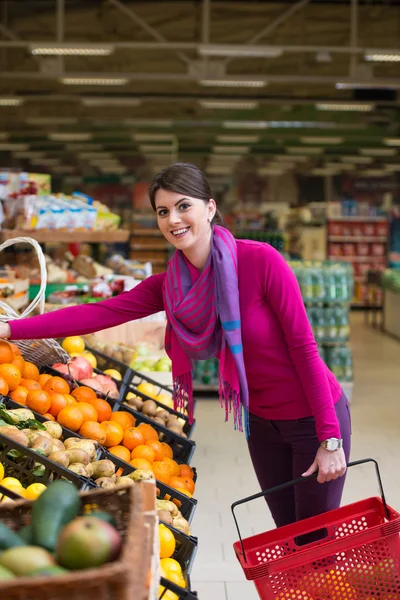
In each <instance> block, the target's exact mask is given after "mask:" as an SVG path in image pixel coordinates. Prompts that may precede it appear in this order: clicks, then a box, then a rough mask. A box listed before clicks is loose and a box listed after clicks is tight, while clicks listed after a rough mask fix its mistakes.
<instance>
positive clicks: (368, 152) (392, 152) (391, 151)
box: [360, 148, 397, 156]
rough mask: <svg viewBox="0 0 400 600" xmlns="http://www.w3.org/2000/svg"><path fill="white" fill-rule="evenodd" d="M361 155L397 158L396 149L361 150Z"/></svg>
mask: <svg viewBox="0 0 400 600" xmlns="http://www.w3.org/2000/svg"><path fill="white" fill-rule="evenodd" d="M360 154H362V155H363V156H395V155H396V154H397V150H396V149H395V148H361V149H360Z"/></svg>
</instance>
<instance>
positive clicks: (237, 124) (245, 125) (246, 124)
mask: <svg viewBox="0 0 400 600" xmlns="http://www.w3.org/2000/svg"><path fill="white" fill-rule="evenodd" d="M222 127H223V128H224V129H268V121H224V122H223V123H222Z"/></svg>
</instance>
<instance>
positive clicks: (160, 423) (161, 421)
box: [153, 417, 165, 427]
mask: <svg viewBox="0 0 400 600" xmlns="http://www.w3.org/2000/svg"><path fill="white" fill-rule="evenodd" d="M153 421H154V422H155V423H158V424H159V425H162V426H163V427H165V420H164V419H163V418H162V417H153Z"/></svg>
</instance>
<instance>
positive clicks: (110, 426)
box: [101, 421, 124, 448]
mask: <svg viewBox="0 0 400 600" xmlns="http://www.w3.org/2000/svg"><path fill="white" fill-rule="evenodd" d="M101 426H102V428H103V429H104V431H105V432H106V439H105V442H104V446H105V447H106V448H109V447H110V446H118V444H119V443H120V442H122V438H123V437H124V430H123V429H122V427H121V425H120V424H119V423H115V422H114V421H103V422H102V423H101Z"/></svg>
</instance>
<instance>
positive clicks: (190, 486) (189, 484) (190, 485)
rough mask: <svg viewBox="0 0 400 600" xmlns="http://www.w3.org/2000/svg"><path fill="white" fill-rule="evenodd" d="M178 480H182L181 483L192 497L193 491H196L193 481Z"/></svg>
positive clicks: (187, 478)
mask: <svg viewBox="0 0 400 600" xmlns="http://www.w3.org/2000/svg"><path fill="white" fill-rule="evenodd" d="M179 479H182V481H183V482H184V483H185V488H186V489H187V491H188V492H190V493H191V494H192V496H193V494H194V490H195V489H196V486H195V484H194V481H193V479H190V477H179Z"/></svg>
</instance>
